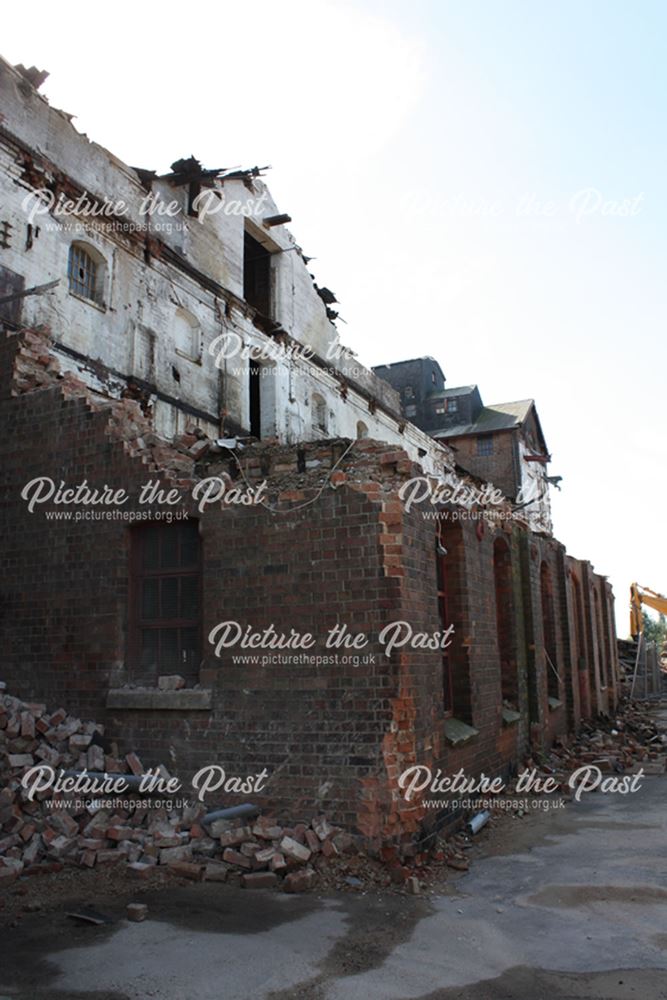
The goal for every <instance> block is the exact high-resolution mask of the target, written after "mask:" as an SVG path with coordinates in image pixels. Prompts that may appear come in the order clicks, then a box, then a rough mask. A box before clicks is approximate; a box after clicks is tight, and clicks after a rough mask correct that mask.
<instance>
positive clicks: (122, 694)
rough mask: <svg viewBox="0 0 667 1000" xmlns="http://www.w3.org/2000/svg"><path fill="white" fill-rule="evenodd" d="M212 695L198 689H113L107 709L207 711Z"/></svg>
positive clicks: (207, 691)
mask: <svg viewBox="0 0 667 1000" xmlns="http://www.w3.org/2000/svg"><path fill="white" fill-rule="evenodd" d="M212 695H213V692H212V691H210V690H199V689H198V688H197V689H196V688H181V689H180V691H159V690H158V689H157V688H111V690H110V691H109V693H108V694H107V708H128V709H155V710H157V711H165V710H173V711H180V712H192V711H207V710H208V709H210V707H211V704H212V700H213V698H212Z"/></svg>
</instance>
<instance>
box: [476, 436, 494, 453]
mask: <svg viewBox="0 0 667 1000" xmlns="http://www.w3.org/2000/svg"><path fill="white" fill-rule="evenodd" d="M477 454H478V455H493V434H480V436H479V437H478V438H477Z"/></svg>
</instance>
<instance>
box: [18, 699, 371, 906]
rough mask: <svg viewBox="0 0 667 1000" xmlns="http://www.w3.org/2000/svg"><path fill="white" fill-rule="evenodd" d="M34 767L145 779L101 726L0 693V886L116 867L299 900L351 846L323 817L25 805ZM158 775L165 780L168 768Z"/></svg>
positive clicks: (49, 793) (35, 801)
mask: <svg viewBox="0 0 667 1000" xmlns="http://www.w3.org/2000/svg"><path fill="white" fill-rule="evenodd" d="M109 751H111V752H109ZM39 764H46V765H48V766H50V767H52V768H53V769H54V771H55V772H56V773H57V774H58V773H60V771H61V770H62V771H75V772H81V771H83V770H84V769H85V770H86V771H87V772H88V774H89V775H90V774H92V773H99V772H104V773H106V774H108V775H110V776H114V777H120V776H122V775H131V776H135V777H136V776H140V775H142V774H144V768H143V765H142V763H141V761H140V760H139V758H138V757H137V756H136V754H134V753H130V754H128V755H127V756H126V757H124V758H121V757H120V756H119V754H118V750H117V747H116V746H115V744H109V743H108V741H107V740H106V739H105V738H104V727H103V726H100V725H98V724H96V723H94V722H82V721H81V720H80V719H77V718H73V717H72V716H70V715H68V714H67V712H66V711H65V710H64V709H62V708H60V709H58V710H57V711H56V712H48V711H47V709H46V706H45V705H43V704H35V703H25V702H22V701H20V700H19V699H18V698H14V697H12V696H10V695H8V694H5V693H2V692H0V784H1V785H2V790H1V791H0V881H2V880H4V879H12V878H16V877H18V876H19V875H32V874H37V873H40V872H50V871H58V870H60V869H61V868H62V867H63V865H65V864H71V865H79V866H83V867H86V868H93V867H96V866H101V865H108V864H114V863H119V862H122V863H124V864H125V865H127V866H129V868H130V869H131V870H132V871H133V872H135V873H136V874H137V875H138V876H144V877H145V876H147V875H149V874H150V872H151V869H152V868H154V866H157V865H160V866H167V867H168V868H169V870H171V871H172V872H173V873H175V874H177V875H180V876H184V877H186V878H192V879H210V880H213V881H226V880H227V878H228V877H229V876H230V875H234V874H237V875H239V876H240V880H241V884H242V885H243V886H246V887H253V886H258V887H259V886H261V887H266V886H271V885H277V884H278V883H279V882H281V884H282V886H283V888H284V889H285V891H287V892H299V891H302V890H305V889H308V888H310V887H311V886H312V885H313V884H314V882H315V880H316V873H315V870H314V868H313V866H312V862H313V860H314V859H315V858H316V857H320V858H322V859H327V858H333V857H337V856H338V855H340V854H341V853H343V852H345V851H348V850H350V849H351V848H352V847H353V846H354V841H353V838H352V837H351V836H350V835H349V834H346V833H344V832H343V831H342V830H340V829H338V828H336V827H333V826H331V825H330V824H329V823H328V822H327V820H326V818H325V817H323V816H320V817H315V818H314V819H312V821H311V822H309V823H305V822H304V823H297V824H296V825H294V826H282V825H281V824H279V823H278V822H277V820H276V819H274V818H271V817H267V816H259V817H256V818H255V819H252V820H248V819H247V818H245V819H226V818H222V819H214V818H213V816H212V817H211V820H208V818H207V816H206V809H205V807H204V806H203V805H199V804H196V805H188V806H186V807H184V808H181V809H177V810H172V811H170V812H167V811H166V809H164V808H161V807H159V808H152V807H151V805H147V798H148V797H147V796H146V795H145V794H139V793H133V792H132V791H129V792H123V794H122V800H120V801H122V804H123V806H126V808H114V809H113V810H111V809H109V808H105V802H104V801H100V800H99V799H91V798H90V796H88V797H81V796H79V797H78V798H77V797H75V796H72V795H64V794H63V793H60V792H58V791H56V792H55V793H54V792H53V790H52V789H51V788H48V789H44V790H43V791H36V792H35V794H34V796H33V797H32V798H31V797H30V796H29V792H28V789H27V788H25V787H24V786H23V784H22V780H21V779H22V778H23V776H24V775H25V774H26V773H27V771H28V770H29V769H30V768H32V767H34V766H35V765H39ZM160 771H161V773H162V775H163V777H165V778H168V777H169V775H168V773H167V772H166V769H165V768H161V769H160ZM114 798H116V797H110V800H111V801H113V799H114ZM107 801H109V800H107ZM116 801H118V798H116Z"/></svg>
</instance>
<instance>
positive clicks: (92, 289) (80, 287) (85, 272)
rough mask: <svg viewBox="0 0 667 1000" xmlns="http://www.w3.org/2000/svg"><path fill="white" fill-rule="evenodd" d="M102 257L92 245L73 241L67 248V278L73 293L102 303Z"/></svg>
mask: <svg viewBox="0 0 667 1000" xmlns="http://www.w3.org/2000/svg"><path fill="white" fill-rule="evenodd" d="M103 274H104V259H103V258H102V256H101V255H100V254H98V253H97V251H95V250H94V249H93V248H92V247H86V246H84V245H82V244H81V243H73V244H72V246H71V247H70V249H69V260H68V264H67V278H68V281H69V290H70V292H72V294H73V295H79V296H81V298H83V299H89V300H90V301H91V302H96V303H97V304H98V305H102V292H103Z"/></svg>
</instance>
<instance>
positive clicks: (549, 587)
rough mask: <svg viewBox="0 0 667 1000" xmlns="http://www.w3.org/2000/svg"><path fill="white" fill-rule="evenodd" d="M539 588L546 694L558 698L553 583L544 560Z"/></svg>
mask: <svg viewBox="0 0 667 1000" xmlns="http://www.w3.org/2000/svg"><path fill="white" fill-rule="evenodd" d="M540 589H541V596H542V640H543V642H544V657H545V659H546V661H547V694H548V696H549V698H559V697H560V677H559V665H558V647H557V645H556V616H555V613H554V594H553V584H552V581H551V572H550V570H549V567H548V566H547V564H546V563H544V562H543V563H542V566H541V567H540Z"/></svg>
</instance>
